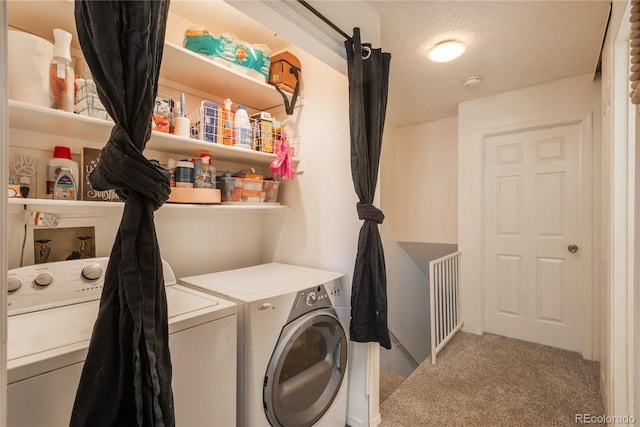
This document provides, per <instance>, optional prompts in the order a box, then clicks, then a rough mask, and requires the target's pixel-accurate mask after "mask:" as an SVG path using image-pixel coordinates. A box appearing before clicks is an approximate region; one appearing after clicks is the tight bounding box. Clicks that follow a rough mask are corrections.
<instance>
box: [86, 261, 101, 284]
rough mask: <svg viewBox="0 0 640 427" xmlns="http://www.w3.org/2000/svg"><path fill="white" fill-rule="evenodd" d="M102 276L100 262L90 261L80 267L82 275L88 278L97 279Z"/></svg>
mask: <svg viewBox="0 0 640 427" xmlns="http://www.w3.org/2000/svg"><path fill="white" fill-rule="evenodd" d="M101 276H102V267H101V266H100V264H96V263H95V262H94V263H91V264H88V265H85V266H84V267H83V268H82V277H84V278H85V279H88V280H97V279H99V278H100V277H101Z"/></svg>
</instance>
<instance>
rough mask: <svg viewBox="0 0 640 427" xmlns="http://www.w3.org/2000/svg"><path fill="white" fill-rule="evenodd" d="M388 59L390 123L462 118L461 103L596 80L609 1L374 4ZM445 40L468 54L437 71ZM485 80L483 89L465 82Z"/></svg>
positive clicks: (407, 2) (443, 65) (386, 2)
mask: <svg viewBox="0 0 640 427" xmlns="http://www.w3.org/2000/svg"><path fill="white" fill-rule="evenodd" d="M368 3H369V4H370V5H371V6H372V7H373V8H374V9H375V10H377V11H378V12H379V13H380V16H381V25H382V48H383V50H384V51H387V52H390V53H391V55H392V59H391V74H390V89H389V104H388V107H387V121H388V122H390V123H392V124H394V125H396V126H403V125H409V124H415V123H421V122H425V121H432V120H437V119H440V118H444V117H451V116H455V115H457V105H458V103H459V102H463V101H468V100H471V99H476V98H482V97H485V96H489V95H493V94H497V93H501V92H505V91H509V90H514V89H519V88H524V87H528V86H532V85H536V84H540V83H544V82H549V81H553V80H558V79H562V78H566V77H571V76H577V75H581V74H595V70H596V67H597V64H598V59H599V56H600V48H601V45H602V40H603V37H604V33H605V28H606V25H607V19H608V15H609V5H610V2H609V1H604V0H591V1H557V0H556V1H549V0H547V1H542V0H538V1H369V2H368ZM446 39H458V40H461V41H463V42H464V43H465V44H466V46H467V50H466V52H465V54H464V55H463V56H462V57H460V58H458V59H456V60H454V61H452V62H449V63H440V64H438V63H434V62H431V61H429V60H428V59H427V55H426V54H427V51H428V49H429V48H430V47H432V46H433V45H435V44H436V43H438V42H440V41H442V40H446ZM476 74H477V75H480V76H481V79H482V80H481V83H480V85H479V86H477V87H473V88H465V87H464V84H463V83H464V79H465V78H466V77H467V76H471V75H476Z"/></svg>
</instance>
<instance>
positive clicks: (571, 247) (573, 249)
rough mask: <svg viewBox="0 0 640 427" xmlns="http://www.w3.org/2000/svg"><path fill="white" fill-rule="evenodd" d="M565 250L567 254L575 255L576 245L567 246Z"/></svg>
mask: <svg viewBox="0 0 640 427" xmlns="http://www.w3.org/2000/svg"><path fill="white" fill-rule="evenodd" d="M567 249H569V252H571V253H572V254H575V253H576V252H578V245H569V246H568V247H567Z"/></svg>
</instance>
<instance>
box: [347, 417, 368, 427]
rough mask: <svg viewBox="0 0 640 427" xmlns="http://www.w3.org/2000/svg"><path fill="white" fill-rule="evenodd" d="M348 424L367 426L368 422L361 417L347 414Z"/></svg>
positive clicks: (356, 426)
mask: <svg viewBox="0 0 640 427" xmlns="http://www.w3.org/2000/svg"><path fill="white" fill-rule="evenodd" d="M347 425H348V426H349V427H367V426H366V424H365V423H364V422H363V421H362V420H361V419H359V418H355V417H352V416H351V415H348V414H347Z"/></svg>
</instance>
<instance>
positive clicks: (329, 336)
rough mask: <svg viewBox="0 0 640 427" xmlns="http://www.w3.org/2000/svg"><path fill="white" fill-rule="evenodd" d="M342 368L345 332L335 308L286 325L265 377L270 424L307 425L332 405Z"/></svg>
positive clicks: (345, 343)
mask: <svg viewBox="0 0 640 427" xmlns="http://www.w3.org/2000/svg"><path fill="white" fill-rule="evenodd" d="M346 368H347V336H346V333H345V331H344V328H343V327H342V325H341V324H340V321H339V320H338V317H337V315H336V312H335V310H334V309H320V310H314V311H311V312H309V313H307V314H305V315H304V316H301V317H299V318H297V319H295V320H293V321H292V322H291V323H289V324H287V325H286V326H285V327H284V328H283V330H282V333H281V334H280V339H279V340H278V343H277V345H276V348H275V351H274V353H273V355H272V356H271V360H270V361H269V365H268V367H267V372H266V375H265V381H264V389H263V397H264V404H265V413H266V415H267V418H268V419H269V422H270V423H271V424H272V425H274V426H291V425H295V426H311V425H313V424H315V423H316V422H317V421H318V420H319V419H320V418H321V417H322V416H323V415H324V413H325V412H327V410H328V409H329V408H330V407H331V404H332V403H333V400H334V399H335V397H336V395H337V394H338V391H339V390H340V386H341V385H342V381H343V380H344V374H345V372H346Z"/></svg>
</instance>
